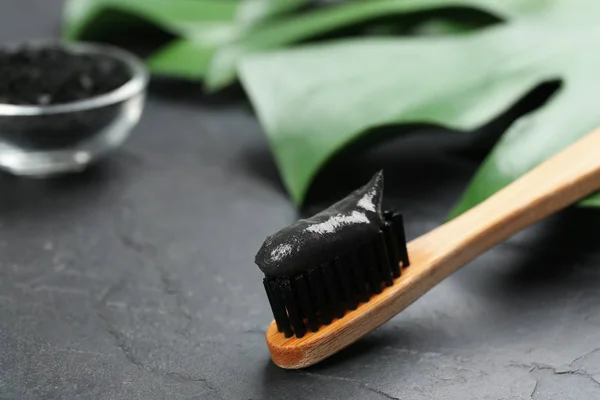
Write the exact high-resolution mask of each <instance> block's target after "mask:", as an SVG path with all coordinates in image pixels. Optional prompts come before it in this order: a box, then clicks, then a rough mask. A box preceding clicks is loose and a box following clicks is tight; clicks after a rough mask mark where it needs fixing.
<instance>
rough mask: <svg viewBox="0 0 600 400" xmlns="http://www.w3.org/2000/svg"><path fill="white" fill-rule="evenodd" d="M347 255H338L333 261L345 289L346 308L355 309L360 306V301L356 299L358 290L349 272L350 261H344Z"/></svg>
mask: <svg viewBox="0 0 600 400" xmlns="http://www.w3.org/2000/svg"><path fill="white" fill-rule="evenodd" d="M344 260H345V257H337V258H336V259H335V260H334V261H333V265H332V267H334V268H335V270H336V272H337V276H338V278H339V280H340V284H341V286H342V289H343V290H344V303H345V304H346V308H347V309H349V310H355V309H356V307H358V301H357V300H356V296H357V294H356V290H355V289H354V285H353V282H352V278H351V275H350V274H348V272H349V271H350V270H349V269H348V263H347V262H344Z"/></svg>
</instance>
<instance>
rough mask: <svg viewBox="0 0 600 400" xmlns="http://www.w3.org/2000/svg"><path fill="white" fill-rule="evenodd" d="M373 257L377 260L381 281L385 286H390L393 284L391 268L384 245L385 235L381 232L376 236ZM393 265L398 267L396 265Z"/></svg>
mask: <svg viewBox="0 0 600 400" xmlns="http://www.w3.org/2000/svg"><path fill="white" fill-rule="evenodd" d="M375 256H376V258H377V266H378V267H379V274H380V275H381V278H382V281H383V282H385V285H386V286H392V284H393V283H394V281H393V279H392V266H391V265H390V259H389V256H388V250H387V246H386V244H385V235H384V233H383V232H379V234H377V239H375ZM395 264H397V265H398V263H395Z"/></svg>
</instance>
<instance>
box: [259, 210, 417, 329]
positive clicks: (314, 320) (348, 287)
mask: <svg viewBox="0 0 600 400" xmlns="http://www.w3.org/2000/svg"><path fill="white" fill-rule="evenodd" d="M384 221H385V223H384V224H383V225H382V226H381V230H380V232H379V233H378V234H377V235H376V236H374V237H373V238H372V239H371V241H369V242H367V243H365V244H363V245H360V246H349V248H351V250H350V251H348V252H347V253H345V254H340V255H338V256H337V257H336V258H334V259H332V260H331V261H330V262H327V263H325V264H323V265H319V266H314V267H312V268H311V269H308V268H307V270H306V271H304V272H301V273H298V274H296V275H294V276H275V277H269V276H267V277H266V278H265V279H264V281H263V283H264V286H265V290H266V292H267V297H268V299H269V303H270V305H271V309H272V311H273V316H274V317H275V322H276V324H277V329H278V330H279V331H280V332H282V333H283V334H284V335H285V336H286V337H291V336H293V335H295V336H296V337H298V338H301V337H303V336H304V335H305V334H306V332H307V330H310V331H313V332H315V331H317V330H318V329H319V327H320V326H322V325H328V324H330V323H331V322H332V320H333V319H334V318H341V317H343V316H344V314H345V313H346V312H347V311H349V310H354V309H356V308H357V307H358V304H359V303H365V302H368V301H369V299H370V297H371V296H372V295H374V294H378V293H381V291H382V290H383V288H385V287H388V286H391V285H393V283H394V278H397V277H399V276H400V274H401V272H402V267H407V266H408V265H409V259H408V252H407V248H406V240H405V233H404V225H403V220H402V215H400V214H398V213H395V212H389V211H388V212H385V213H384Z"/></svg>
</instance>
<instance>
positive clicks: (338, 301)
mask: <svg viewBox="0 0 600 400" xmlns="http://www.w3.org/2000/svg"><path fill="white" fill-rule="evenodd" d="M334 262H335V261H331V262H330V263H328V264H326V265H324V266H323V267H321V272H322V273H323V277H324V278H325V287H326V288H327V297H328V298H329V301H330V306H331V311H332V313H333V315H334V316H335V317H336V318H342V317H343V316H344V314H345V309H344V292H343V289H342V288H341V286H340V282H339V280H338V279H337V273H336V270H335V265H333V263H334Z"/></svg>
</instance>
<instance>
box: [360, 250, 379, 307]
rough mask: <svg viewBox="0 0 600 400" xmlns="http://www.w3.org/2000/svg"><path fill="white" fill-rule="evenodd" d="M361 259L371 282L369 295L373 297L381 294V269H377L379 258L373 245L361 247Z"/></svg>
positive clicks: (368, 280)
mask: <svg viewBox="0 0 600 400" xmlns="http://www.w3.org/2000/svg"><path fill="white" fill-rule="evenodd" d="M360 259H361V262H362V267H363V269H364V271H365V274H366V276H367V282H369V294H371V295H373V294H379V293H381V282H382V279H381V275H380V274H379V268H378V267H377V256H376V255H375V248H374V245H373V243H367V244H365V245H364V246H362V247H361V249H360Z"/></svg>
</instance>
